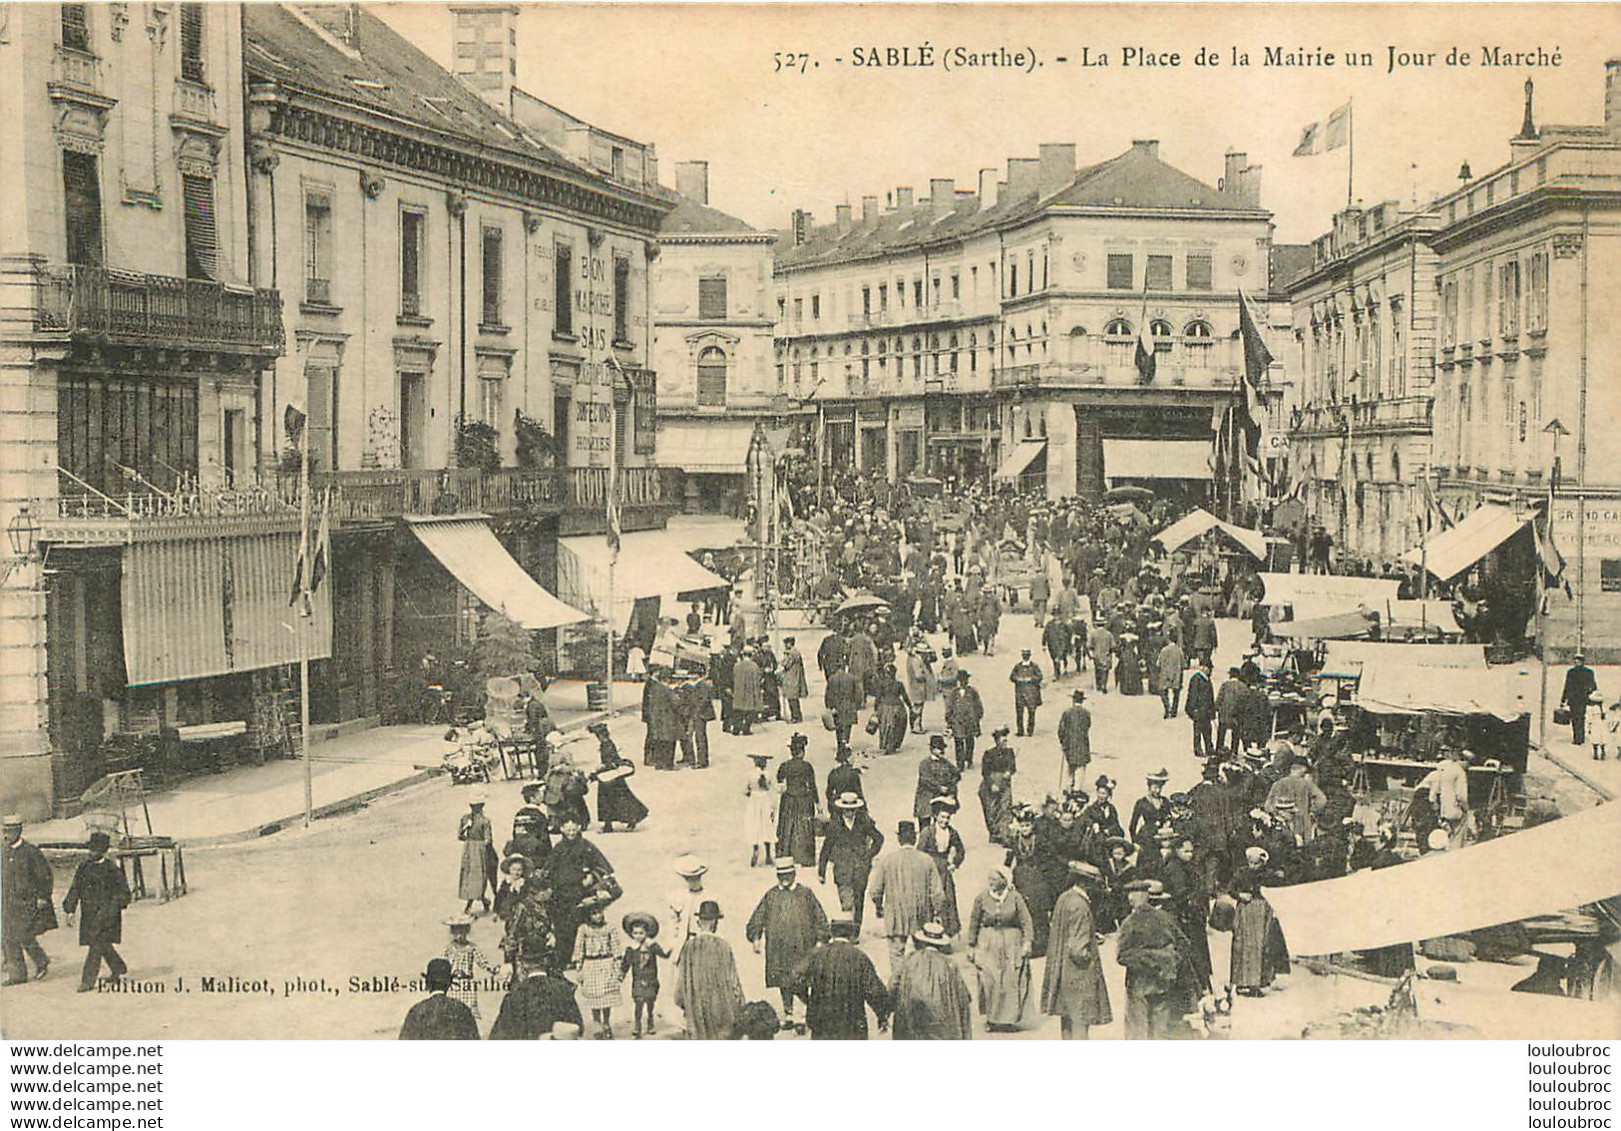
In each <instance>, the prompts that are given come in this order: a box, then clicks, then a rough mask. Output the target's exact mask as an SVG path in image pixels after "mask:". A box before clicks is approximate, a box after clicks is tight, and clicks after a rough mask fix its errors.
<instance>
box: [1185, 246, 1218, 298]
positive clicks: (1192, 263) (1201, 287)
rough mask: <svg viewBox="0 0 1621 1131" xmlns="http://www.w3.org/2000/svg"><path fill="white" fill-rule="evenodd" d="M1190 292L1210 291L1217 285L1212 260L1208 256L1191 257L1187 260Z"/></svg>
mask: <svg viewBox="0 0 1621 1131" xmlns="http://www.w3.org/2000/svg"><path fill="white" fill-rule="evenodd" d="M1186 270H1187V275H1188V290H1190V291H1208V290H1210V289H1211V287H1212V286H1214V285H1215V279H1214V272H1213V270H1212V264H1211V258H1210V256H1208V255H1190V256H1188V258H1187V267H1186Z"/></svg>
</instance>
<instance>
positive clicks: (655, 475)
mask: <svg viewBox="0 0 1621 1131" xmlns="http://www.w3.org/2000/svg"><path fill="white" fill-rule="evenodd" d="M63 478H64V480H65V483H64V486H63V489H62V492H61V493H60V494H59V495H58V496H57V497H56V498H55V499H51V500H48V501H45V502H43V503H41V504H36V507H35V510H36V513H37V514H38V515H40V516H41V520H40V530H41V535H40V536H41V539H42V541H46V542H52V543H58V544H64V545H125V544H128V543H131V542H138V541H155V540H167V539H175V538H185V537H203V536H223V535H230V534H252V533H272V532H278V531H288V530H296V529H297V524H298V515H299V505H298V475H297V474H296V473H291V472H287V473H281V474H278V475H274V476H272V477H270V478H269V479H268V480H267V481H266V482H265V483H264V484H262V485H261V484H254V485H248V486H243V487H234V488H206V487H200V486H198V485H196V484H195V483H184V484H182V485H180V486H179V487H177V488H176V489H175V490H173V491H167V492H165V491H160V490H157V489H155V488H149V489H146V490H142V491H132V492H126V493H124V494H119V495H110V494H103V493H100V492H97V491H94V490H90V489H88V488H87V487H86V486H85V485H84V484H83V483H81V482H78V481H76V480H72V477H69V476H64V477H63ZM681 479H682V473H681V471H680V469H678V468H664V467H622V468H620V469H619V470H618V475H617V481H618V496H619V504H620V508H621V512H622V514H625V515H627V516H628V515H631V514H633V513H634V512H635V511H637V510H643V511H646V510H649V509H652V510H654V511H657V510H658V509H661V508H663V509H671V510H673V509H675V508H678V507H680V505H681V503H682V497H683V496H682V482H681ZM608 482H609V471H608V469H607V468H605V467H561V468H516V467H511V468H501V469H500V470H498V471H479V470H476V469H467V468H443V469H397V470H376V471H337V472H320V471H318V472H314V473H312V474H311V476H310V495H311V498H312V499H313V500H316V501H317V504H319V501H320V500H322V499H330V500H331V505H332V508H333V509H332V519H333V523H334V525H337V526H342V525H343V524H345V523H350V524H364V523H386V522H392V521H394V520H396V519H400V518H404V517H406V516H408V515H410V516H421V515H447V514H487V515H492V516H495V517H513V516H518V515H531V516H542V517H553V516H565V515H566V516H570V517H572V518H574V519H575V520H576V521H574V522H572V523H571V527H572V528H575V529H591V528H596V527H597V526H599V525H604V524H605V522H606V514H607V502H608ZM597 519H600V520H601V521H600V522H598V521H595V520H597ZM634 525H645V524H637V523H635V522H633V521H630V520H629V519H627V526H634Z"/></svg>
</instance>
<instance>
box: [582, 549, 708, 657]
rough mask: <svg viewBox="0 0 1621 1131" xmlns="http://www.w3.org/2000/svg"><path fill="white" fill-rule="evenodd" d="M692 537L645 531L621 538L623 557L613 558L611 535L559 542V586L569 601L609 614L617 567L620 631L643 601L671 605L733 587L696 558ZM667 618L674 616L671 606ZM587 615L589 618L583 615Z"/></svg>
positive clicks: (615, 597)
mask: <svg viewBox="0 0 1621 1131" xmlns="http://www.w3.org/2000/svg"><path fill="white" fill-rule="evenodd" d="M688 540H689V539H688V538H687V537H685V536H683V535H682V534H681V533H679V532H676V533H671V532H669V531H665V530H642V531H637V532H636V533H634V534H626V535H624V536H623V537H622V539H621V541H620V548H619V560H618V561H617V562H615V561H613V554H612V552H611V551H610V550H609V549H608V539H607V538H606V537H605V536H603V535H600V534H589V535H580V536H577V537H573V538H559V539H558V540H557V589H558V592H559V594H561V596H562V597H563V599H564V600H566V601H568V602H569V603H570V604H574V605H578V606H579V607H581V608H584V609H589V610H591V612H592V613H594V614H595V615H596V616H599V617H601V616H605V615H607V614H608V589H609V584H608V581H609V578H608V571H609V569H610V566H611V568H612V570H613V610H612V614H613V624H614V631H615V632H623V631H625V629H627V628H628V627H629V625H630V617H631V612H632V610H633V609H634V607H635V604H636V602H637V601H638V600H644V599H646V598H649V597H658V598H660V599H661V604H662V605H665V606H667V605H668V604H669V603H670V602H673V601H674V600H675V598H676V597H677V596H678V595H680V594H682V593H696V592H701V591H703V590H707V589H729V588H731V582H729V581H727V580H726V579H725V578H724V577H721V576H720V575H719V574H717V573H713V572H711V571H710V570H707V569H705V568H704V567H703V566H701V565H699V564H698V563H697V562H695V561H693V560H692V558H691V557H690V556H689V555H688V553H687V549H686V546H687V542H688ZM663 613H664V615H665V616H668V615H670V612H669V610H668V608H667V607H665V608H664V610H663ZM582 619H584V618H582Z"/></svg>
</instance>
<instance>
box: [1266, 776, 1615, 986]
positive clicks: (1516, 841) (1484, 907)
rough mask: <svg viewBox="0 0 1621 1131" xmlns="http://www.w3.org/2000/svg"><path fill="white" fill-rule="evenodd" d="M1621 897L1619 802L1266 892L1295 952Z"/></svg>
mask: <svg viewBox="0 0 1621 1131" xmlns="http://www.w3.org/2000/svg"><path fill="white" fill-rule="evenodd" d="M1618 893H1621V802H1615V801H1611V802H1607V803H1606V804H1603V805H1599V806H1597V807H1595V808H1592V809H1585V810H1583V811H1582V812H1580V813H1573V814H1571V815H1570V816H1568V817H1561V818H1560V819H1559V820H1557V821H1550V822H1548V823H1547V824H1545V825H1538V826H1536V827H1535V828H1530V829H1526V830H1524V831H1522V832H1517V833H1512V834H1510V835H1508V836H1502V837H1498V838H1496V839H1494V840H1488V841H1481V842H1479V843H1476V844H1472V845H1470V846H1469V847H1467V848H1464V849H1460V850H1458V851H1456V852H1435V853H1431V854H1430V855H1428V856H1422V857H1420V858H1419V859H1417V860H1413V861H1410V862H1409V863H1406V864H1401V865H1398V866H1397V867H1394V868H1381V869H1379V870H1378V871H1366V872H1356V873H1353V874H1352V875H1349V876H1345V877H1342V878H1341V879H1337V880H1321V881H1319V882H1317V883H1314V884H1296V885H1294V886H1292V887H1282V888H1267V889H1266V898H1267V900H1268V901H1269V902H1270V903H1271V904H1272V909H1273V910H1274V911H1276V912H1277V916H1278V922H1279V924H1280V925H1282V927H1283V933H1284V937H1285V938H1286V939H1287V940H1288V943H1289V952H1290V953H1291V954H1306V955H1314V954H1336V953H1339V952H1341V951H1348V950H1367V949H1369V948H1370V947H1377V946H1394V945H1396V944H1398V943H1410V942H1418V941H1420V940H1422V939H1433V938H1440V937H1441V936H1443V935H1454V934H1458V933H1460V932H1463V931H1473V930H1478V929H1479V928H1482V927H1495V926H1497V925H1498V924H1501V923H1512V922H1515V921H1517V920H1520V919H1527V918H1530V917H1531V916H1533V915H1544V914H1548V913H1550V912H1554V911H1560V910H1565V909H1568V908H1575V907H1580V906H1581V905H1583V904H1586V903H1594V902H1596V901H1598V900H1601V899H1609V898H1610V897H1611V896H1614V895H1616V894H1618Z"/></svg>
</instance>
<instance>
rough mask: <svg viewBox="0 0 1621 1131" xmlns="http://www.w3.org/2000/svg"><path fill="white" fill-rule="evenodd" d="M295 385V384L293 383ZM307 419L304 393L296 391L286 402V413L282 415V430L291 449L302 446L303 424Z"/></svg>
mask: <svg viewBox="0 0 1621 1131" xmlns="http://www.w3.org/2000/svg"><path fill="white" fill-rule="evenodd" d="M295 384H296V382H295ZM307 419H308V417H307V414H306V413H305V412H304V393H303V391H302V390H297V391H295V392H294V393H293V395H292V398H291V399H290V400H289V401H288V402H287V408H286V411H284V412H283V413H282V417H281V423H282V430H283V431H284V432H285V433H286V434H287V445H288V447H291V448H302V447H303V446H304V424H305V421H306V420H307Z"/></svg>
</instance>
